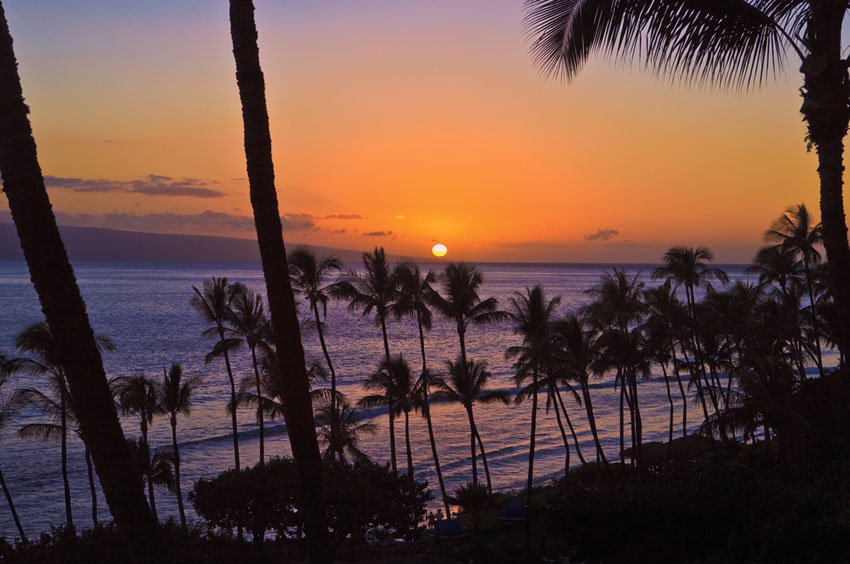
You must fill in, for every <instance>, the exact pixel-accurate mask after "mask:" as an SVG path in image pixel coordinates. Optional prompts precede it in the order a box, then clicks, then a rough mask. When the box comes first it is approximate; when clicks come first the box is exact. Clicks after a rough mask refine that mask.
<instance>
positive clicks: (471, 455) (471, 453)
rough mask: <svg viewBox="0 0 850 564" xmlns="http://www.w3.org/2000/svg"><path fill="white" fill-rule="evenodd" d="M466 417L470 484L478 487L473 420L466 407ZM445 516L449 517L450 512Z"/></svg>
mask: <svg viewBox="0 0 850 564" xmlns="http://www.w3.org/2000/svg"><path fill="white" fill-rule="evenodd" d="M466 417H467V418H468V419H469V459H470V460H471V461H472V484H473V485H475V486H477V485H478V460H477V458H478V453H477V451H476V450H475V418H473V416H472V407H471V406H467V407H466ZM446 515H451V512H449V513H447V514H446Z"/></svg>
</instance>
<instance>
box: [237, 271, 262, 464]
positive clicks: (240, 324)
mask: <svg viewBox="0 0 850 564" xmlns="http://www.w3.org/2000/svg"><path fill="white" fill-rule="evenodd" d="M229 314H230V315H229V321H230V325H231V327H232V329H233V332H234V333H235V334H236V335H239V336H240V337H241V338H242V339H243V340H244V342H245V344H246V345H247V346H248V350H249V351H250V352H251V367H252V368H253V370H254V385H255V389H256V391H257V397H259V398H261V402H262V385H261V383H260V368H259V365H258V362H257V350H258V349H259V348H264V347H267V346H268V344H267V341H266V339H267V337H268V336H269V321H268V319H267V318H266V313H265V309H264V307H263V298H262V297H261V296H260V295H259V294H256V293H254V292H253V291H252V290H250V289H248V288H245V289H244V290H243V291H241V292H239V293H238V294H237V295H236V297H235V299H234V300H233V303H232V304H231V307H230V312H229ZM231 399H232V397H231ZM235 415H236V411H233V412H232V415H231V417H233V416H235ZM257 426H258V428H259V431H260V464H261V465H262V464H265V461H266V433H265V426H264V425H263V411H262V409H259V408H258V409H257Z"/></svg>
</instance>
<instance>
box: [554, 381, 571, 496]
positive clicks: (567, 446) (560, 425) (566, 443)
mask: <svg viewBox="0 0 850 564" xmlns="http://www.w3.org/2000/svg"><path fill="white" fill-rule="evenodd" d="M555 389H556V388H555V386H549V401H551V402H552V403H554V404H555V420H556V421H557V422H558V430H560V431H561V440H562V441H563V443H564V479H565V480H566V481H567V483H569V481H570V439H569V438H567V430H566V429H564V423H563V421H561V410H560V409H558V405H557V401H558V400H557V399H556V398H555Z"/></svg>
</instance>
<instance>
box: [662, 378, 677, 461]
mask: <svg viewBox="0 0 850 564" xmlns="http://www.w3.org/2000/svg"><path fill="white" fill-rule="evenodd" d="M658 364H659V365H660V366H661V374H662V375H663V376H664V387H665V388H666V389H667V401H668V402H669V403H670V425H669V432H668V434H667V460H668V461H669V460H670V458H671V455H672V453H673V414H674V408H673V394H671V393H670V378H669V377H668V376H667V363H666V362H659V363H658Z"/></svg>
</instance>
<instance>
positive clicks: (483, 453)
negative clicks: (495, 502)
mask: <svg viewBox="0 0 850 564" xmlns="http://www.w3.org/2000/svg"><path fill="white" fill-rule="evenodd" d="M475 440H476V441H478V449H479V450H480V451H481V462H482V463H483V464H484V477H485V478H486V479H487V491H488V492H489V493H493V482H492V481H491V480H490V465H489V464H487V452H486V451H485V450H484V443H483V442H481V434H480V433H479V432H478V426H477V425H476V426H475Z"/></svg>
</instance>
